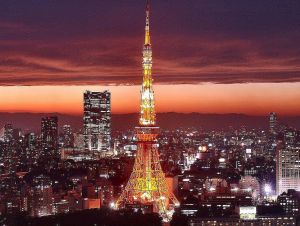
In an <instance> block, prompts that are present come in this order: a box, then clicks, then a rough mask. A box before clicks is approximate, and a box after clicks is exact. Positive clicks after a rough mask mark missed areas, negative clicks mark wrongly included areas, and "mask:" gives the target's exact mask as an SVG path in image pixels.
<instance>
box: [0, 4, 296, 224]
mask: <svg viewBox="0 0 300 226" xmlns="http://www.w3.org/2000/svg"><path fill="white" fill-rule="evenodd" d="M145 12H146V13H145V19H146V21H145V39H144V45H143V49H142V68H143V80H142V86H141V91H140V94H141V98H140V112H139V118H137V120H136V121H137V123H136V127H135V128H127V129H126V130H113V127H112V125H113V124H114V123H115V122H114V121H113V117H112V109H111V103H112V99H113V98H114V93H113V92H111V91H110V90H109V86H108V87H107V90H102V91H95V90H86V91H85V92H84V93H82V100H83V102H82V115H83V117H82V123H81V127H80V129H78V128H73V127H72V125H70V124H64V125H62V126H60V125H61V124H60V123H59V122H60V117H59V116H56V115H55V114H49V116H45V117H42V118H41V119H40V128H38V130H37V131H38V132H37V131H31V130H30V129H28V128H25V129H24V128H19V127H18V125H15V124H14V122H13V121H12V122H10V121H7V122H5V123H4V125H0V127H1V129H0V225H3V226H19V225H20V226H22V225H24V226H26V225H28V226H29V225H31V226H35V225H36V226H48V225H49V226H76V225H84V226H97V225H98V226H101V225H103V226H104V225H105V226H116V225H118V226H123V225H124V226H127V225H130V226H141V225H144V226H148V225H149V226H150V225H151V226H156V225H157V226H159V225H170V226H206V225H207V226H218V225H220V226H221V225H223V226H224V225H226V226H248V225H249V226H250V225H251V226H254V225H255V226H256V225H257V226H260V225H261V226H263V225H264V226H273V225H274V226H275V225H276V226H281V225H295V226H296V225H300V130H299V128H297V126H295V125H286V124H285V123H282V122H281V120H280V118H281V116H280V114H277V113H276V112H270V113H269V115H265V121H266V124H268V128H264V127H263V126H261V127H258V128H255V129H254V128H248V127H246V126H244V125H240V126H239V128H235V127H228V128H223V129H219V130H210V129H207V128H201V129H199V127H198V126H196V125H195V127H184V128H183V127H180V126H178V128H176V129H172V130H171V129H167V128H163V127H161V128H160V127H159V125H158V123H157V117H158V115H157V114H156V109H155V102H154V89H153V86H154V84H153V79H152V43H151V39H150V12H151V10H150V1H147V5H146V10H145ZM212 95H213V94H212ZM156 98H159V96H156ZM270 111H272V110H270ZM53 112H55V109H53ZM24 120H26V118H24ZM173 123H174V124H175V125H176V122H173ZM175 127H176V126H175Z"/></svg>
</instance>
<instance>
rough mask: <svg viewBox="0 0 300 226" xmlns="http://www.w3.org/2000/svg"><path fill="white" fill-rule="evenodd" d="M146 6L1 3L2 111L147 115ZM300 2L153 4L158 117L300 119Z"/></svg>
mask: <svg viewBox="0 0 300 226" xmlns="http://www.w3.org/2000/svg"><path fill="white" fill-rule="evenodd" d="M145 2H146V1H143V0H72V1H67V0H39V1H37V0H26V1H21V0H10V1H7V0H0V86H1V87H0V111H1V112H24V111H26V112H61V113H68V114H82V99H83V97H82V95H83V92H84V91H85V90H86V89H89V90H95V91H101V90H106V89H108V90H110V91H111V92H112V110H113V112H114V113H129V112H136V111H138V107H139V84H140V83H141V81H142V67H141V50H142V44H143V35H144V8H145ZM299 12H300V1H295V0H284V1H282V0H264V1H262V0H244V1H241V0H231V1H226V0H215V1H212V0H186V1H183V0H152V15H151V38H152V45H153V55H154V59H153V61H154V65H153V74H154V84H155V94H156V96H155V99H156V106H157V110H158V111H159V112H170V111H176V112H202V113H231V112H235V113H245V114H251V115H264V114H267V113H268V112H270V111H276V112H278V113H279V114H282V115H300V101H299V100H300V42H299V40H300V13H299Z"/></svg>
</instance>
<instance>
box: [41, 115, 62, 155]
mask: <svg viewBox="0 0 300 226" xmlns="http://www.w3.org/2000/svg"><path fill="white" fill-rule="evenodd" d="M41 143H42V154H43V155H45V156H49V155H57V154H58V118H57V117H56V116H51V117H45V118H42V121H41Z"/></svg>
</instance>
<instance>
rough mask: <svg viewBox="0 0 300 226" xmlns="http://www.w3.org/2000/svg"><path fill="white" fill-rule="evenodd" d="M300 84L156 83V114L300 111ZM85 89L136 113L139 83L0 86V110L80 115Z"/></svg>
mask: <svg viewBox="0 0 300 226" xmlns="http://www.w3.org/2000/svg"><path fill="white" fill-rule="evenodd" d="M299 87H300V83H248V84H211V83H204V84H198V85H159V84H155V83H154V90H155V102H156V110H157V112H182V113H189V112H199V113H220V114H223V113H244V114H249V115H266V114H268V113H269V112H271V111H275V112H277V113H278V114H280V115H300V105H299V99H300V89H299ZM85 90H92V91H103V90H110V91H111V93H112V112H113V113H116V114H119V113H132V112H136V113H138V112H139V101H140V99H139V98H140V86H6V87H1V89H0V96H1V101H0V111H1V112H35V113H36V112H39V113H50V112H57V113H65V114H73V115H80V114H82V109H83V106H82V105H83V92H84V91H85Z"/></svg>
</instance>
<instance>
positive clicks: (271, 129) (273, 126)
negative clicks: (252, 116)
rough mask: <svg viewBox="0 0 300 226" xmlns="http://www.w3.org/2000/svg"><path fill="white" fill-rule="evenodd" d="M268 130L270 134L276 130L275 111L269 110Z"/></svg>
mask: <svg viewBox="0 0 300 226" xmlns="http://www.w3.org/2000/svg"><path fill="white" fill-rule="evenodd" d="M269 132H270V134H271V135H274V134H276V132H277V115H276V113H275V112H271V113H270V115H269Z"/></svg>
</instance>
